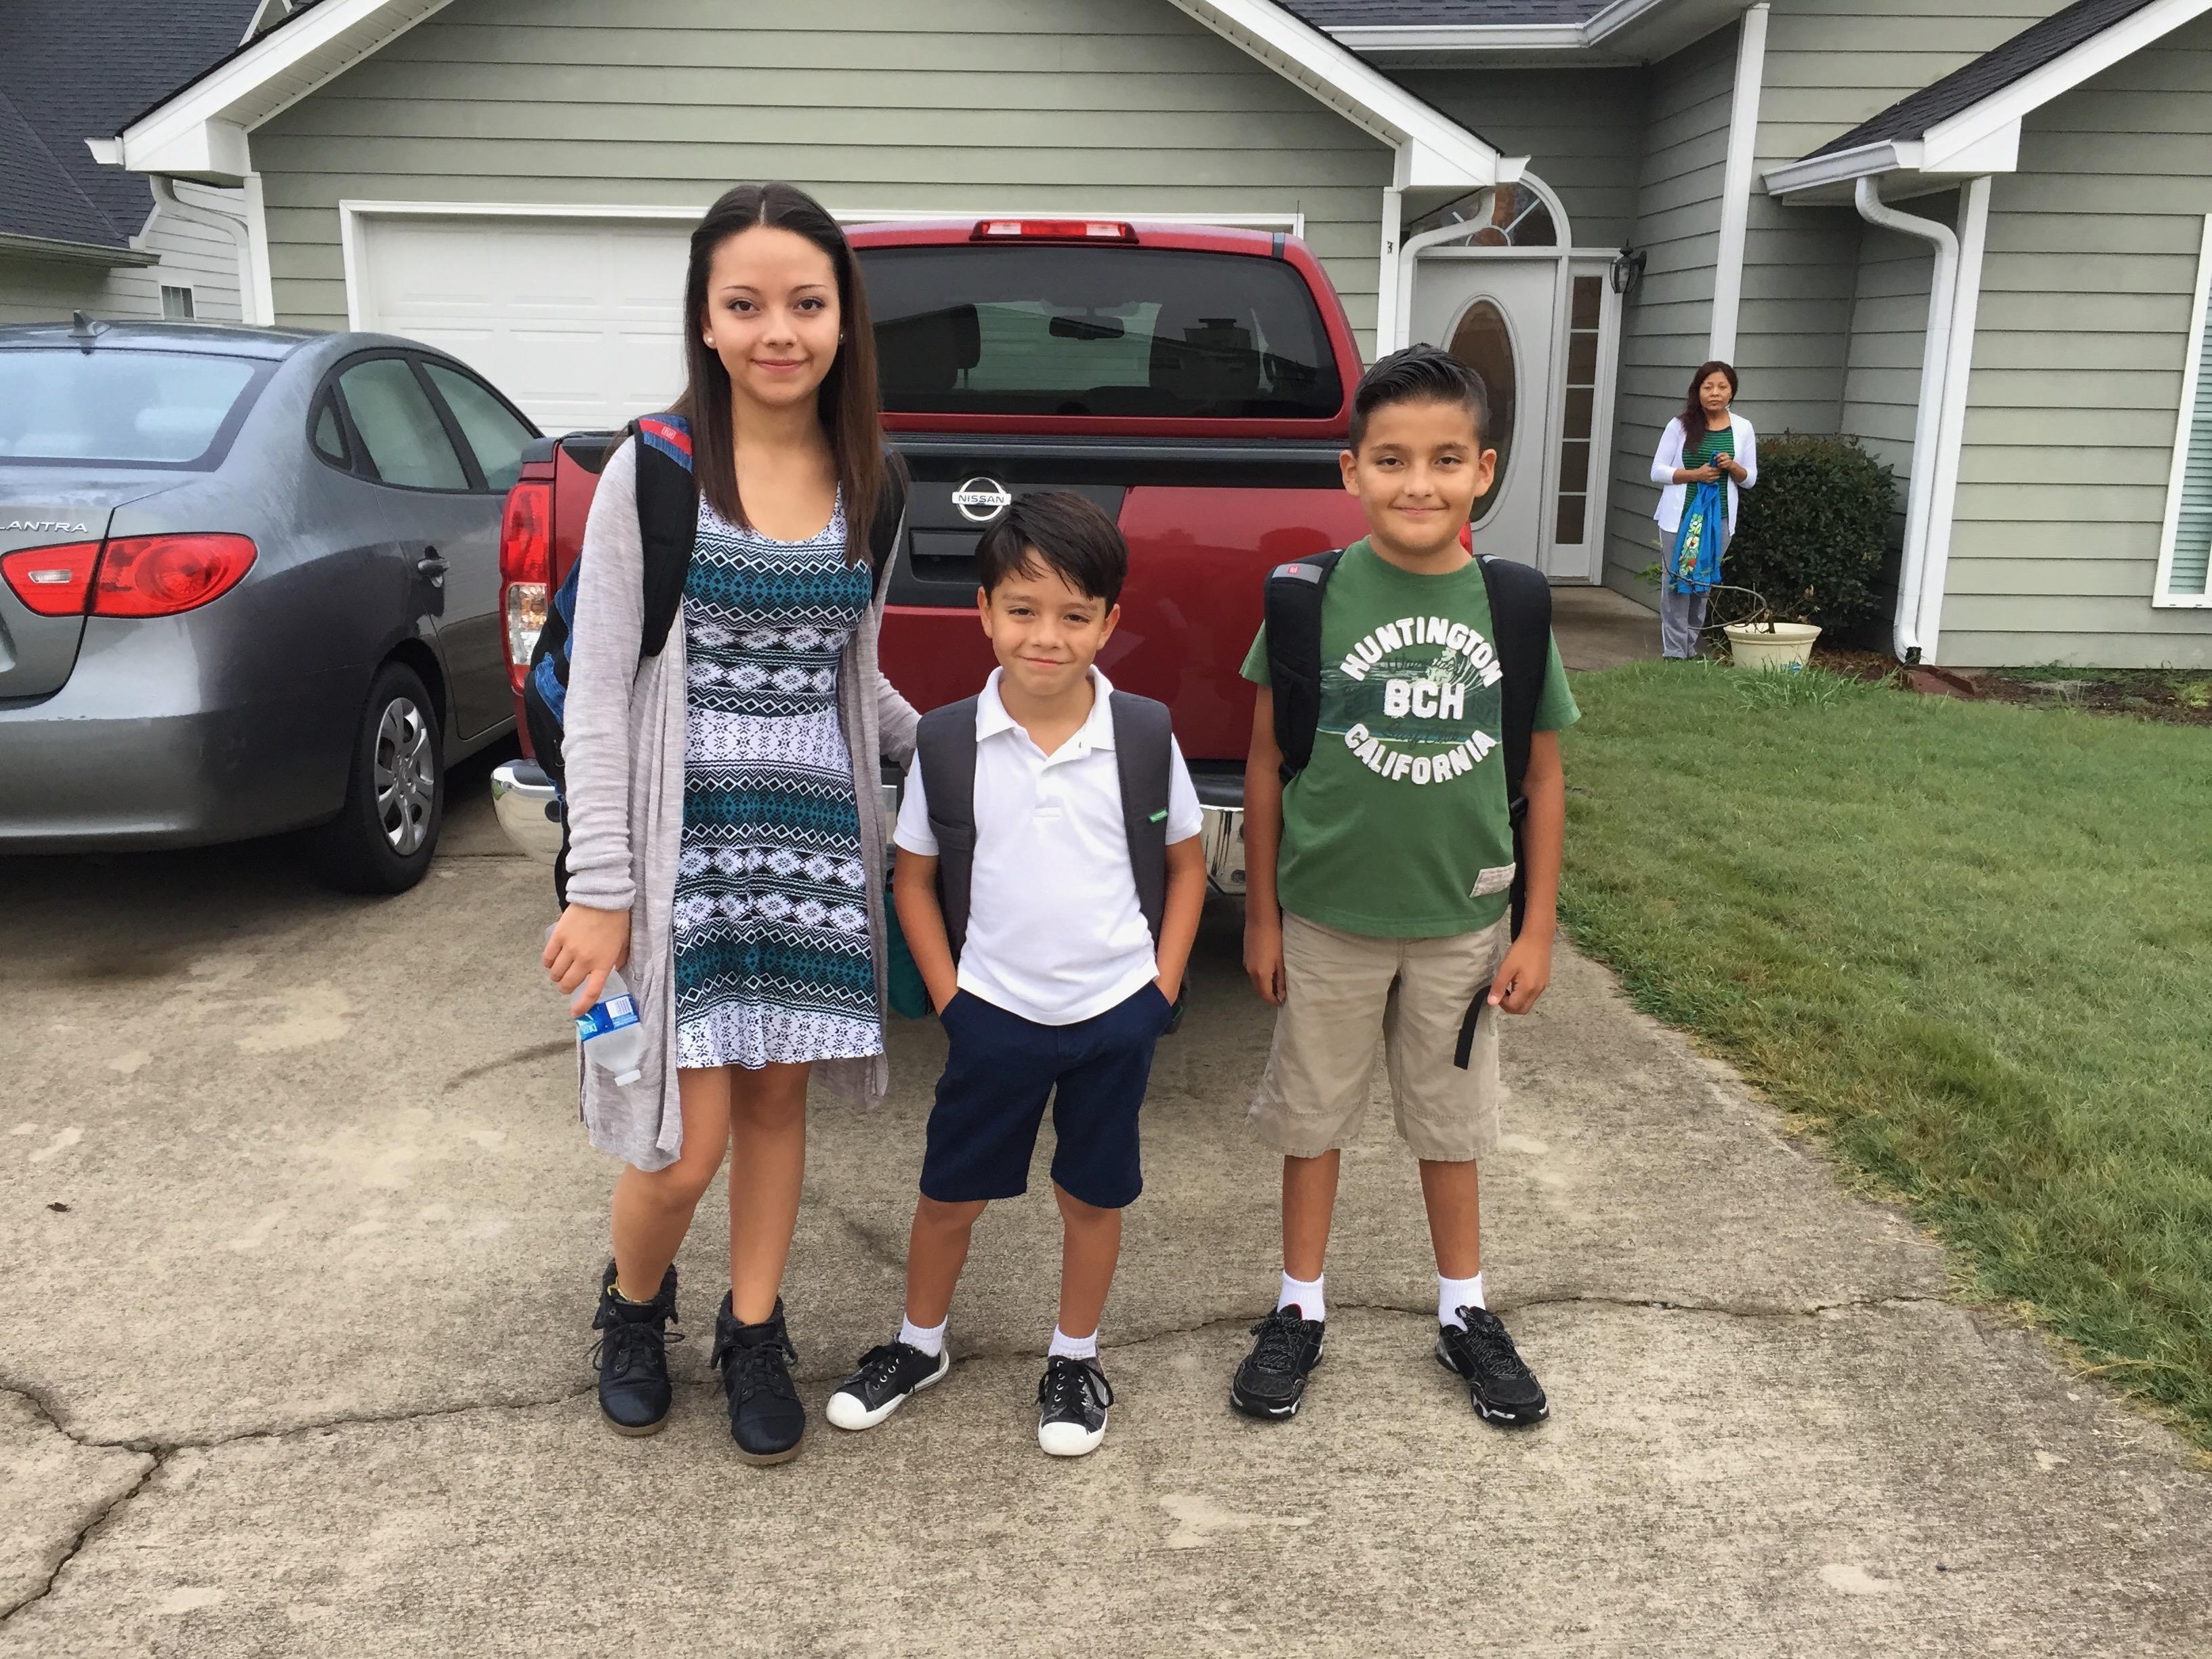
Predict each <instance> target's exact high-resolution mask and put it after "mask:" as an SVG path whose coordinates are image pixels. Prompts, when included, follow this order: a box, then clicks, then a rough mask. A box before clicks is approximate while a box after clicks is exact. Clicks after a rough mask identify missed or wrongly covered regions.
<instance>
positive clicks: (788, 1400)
mask: <svg viewBox="0 0 2212 1659" xmlns="http://www.w3.org/2000/svg"><path fill="white" fill-rule="evenodd" d="M798 1358H799V1351H798V1350H797V1349H796V1348H794V1347H793V1346H791V1337H790V1335H789V1334H788V1333H787V1332H786V1331H785V1329H784V1328H783V1298H782V1297H777V1298H776V1304H775V1312H774V1313H772V1314H770V1315H769V1316H768V1317H767V1318H766V1319H764V1320H763V1321H762V1322H760V1323H759V1324H757V1325H746V1324H742V1323H740V1322H738V1319H737V1317H736V1316H734V1315H733V1314H732V1313H731V1311H730V1298H729V1297H727V1296H725V1297H723V1298H722V1306H721V1310H720V1311H719V1312H718V1313H716V1314H715V1316H714V1358H713V1359H712V1360H711V1361H710V1362H709V1363H710V1364H715V1365H719V1366H720V1367H721V1370H722V1393H723V1395H725V1396H726V1398H727V1399H728V1401H729V1404H730V1438H731V1439H732V1440H734V1441H736V1442H737V1443H738V1456H740V1457H742V1458H744V1460H745V1462H748V1463H781V1462H783V1461H784V1460H785V1459H787V1458H792V1457H796V1456H798V1455H799V1438H800V1437H801V1436H803V1435H804V1434H805V1432H806V1407H804V1406H802V1405H800V1404H799V1390H798V1389H795V1388H793V1386H792V1382H791V1367H792V1365H793V1363H794V1362H795V1361H796V1360H797V1359H798Z"/></svg>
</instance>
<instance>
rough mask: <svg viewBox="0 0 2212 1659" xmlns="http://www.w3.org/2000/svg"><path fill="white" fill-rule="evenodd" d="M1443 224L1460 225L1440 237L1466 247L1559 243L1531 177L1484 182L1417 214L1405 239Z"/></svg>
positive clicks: (1547, 204)
mask: <svg viewBox="0 0 2212 1659" xmlns="http://www.w3.org/2000/svg"><path fill="white" fill-rule="evenodd" d="M1446 225H1464V226H1465V227H1466V231H1465V233H1464V234H1462V235H1459V236H1447V237H1445V238H1444V239H1443V240H1444V242H1445V243H1446V244H1447V245H1449V244H1450V243H1453V242H1461V243H1464V244H1465V245H1466V246H1468V247H1557V246H1559V221H1558V218H1557V217H1556V216H1554V215H1553V211H1552V204H1551V203H1550V202H1549V201H1548V200H1547V199H1546V197H1545V195H1544V194H1543V193H1542V192H1541V191H1539V189H1538V187H1537V186H1536V185H1535V183H1534V180H1523V181H1522V182H1521V183H1518V184H1511V185H1496V186H1494V187H1493V186H1491V185H1485V186H1484V187H1483V188H1482V189H1480V190H1478V191H1471V192H1469V193H1468V195H1465V196H1462V197H1457V198H1456V199H1455V200H1453V201H1449V202H1447V203H1445V204H1443V206H1442V207H1440V208H1437V209H1435V210H1431V211H1430V212H1427V213H1425V214H1423V215H1421V216H1420V217H1419V218H1418V219H1415V220H1414V221H1413V222H1412V223H1410V224H1408V225H1407V226H1406V227H1405V236H1406V240H1408V241H1410V240H1413V238H1414V237H1416V236H1418V235H1419V234H1421V233H1422V232H1424V231H1429V230H1441V229H1442V228H1443V227H1444V226H1446Z"/></svg>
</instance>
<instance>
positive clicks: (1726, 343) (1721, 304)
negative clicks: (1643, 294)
mask: <svg viewBox="0 0 2212 1659" xmlns="http://www.w3.org/2000/svg"><path fill="white" fill-rule="evenodd" d="M1766 13H1767V9H1766V6H1765V0H1761V3H1760V4H1759V5H1756V6H1753V8H1752V9H1750V10H1749V11H1747V12H1746V13H1744V15H1743V27H1742V30H1741V33H1739V34H1738V35H1737V37H1736V47H1735V98H1734V100H1732V101H1731V103H1730V104H1729V143H1728V165H1727V167H1725V168H1724V169H1723V172H1722V174H1721V234H1720V246H1719V247H1718V248H1717V250H1716V252H1715V258H1714V264H1713V326H1712V333H1711V337H1710V338H1709V339H1708V340H1707V341H1706V343H1705V356H1707V357H1708V358H1717V359H1718V360H1719V361H1721V362H1733V361H1734V360H1735V331H1736V321H1737V319H1738V318H1739V317H1740V316H1741V313H1742V309H1743V249H1744V241H1745V238H1746V236H1747V233H1748V231H1749V229H1750V225H1751V170H1752V165H1753V161H1754V160H1755V159H1756V155H1757V151H1758V141H1759V94H1760V92H1761V90H1762V89H1763V88H1764V87H1765V80H1766Z"/></svg>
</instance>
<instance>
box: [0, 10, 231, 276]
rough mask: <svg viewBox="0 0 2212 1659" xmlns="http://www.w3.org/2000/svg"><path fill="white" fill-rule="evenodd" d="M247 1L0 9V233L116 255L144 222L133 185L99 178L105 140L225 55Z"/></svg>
mask: <svg viewBox="0 0 2212 1659" xmlns="http://www.w3.org/2000/svg"><path fill="white" fill-rule="evenodd" d="M255 3H256V0H6V3H4V4H0V233H4V234H12V235H17V236H37V237H43V238H46V239H47V240H53V241H65V242H79V243H86V244H88V245H90V246H96V247H118V248H119V247H124V246H128V245H129V243H130V240H131V237H133V236H135V235H137V234H138V232H139V231H140V230H141V229H142V228H143V227H144V225H145V223H146V216H147V215H148V214H149V213H150V212H152V211H153V207H154V193H153V190H152V188H151V186H150V185H148V183H147V182H146V179H145V178H144V176H143V174H139V173H125V172H124V171H123V169H121V168H120V167H101V166H100V165H99V164H98V163H97V162H95V161H94V160H93V159H92V153H91V152H90V151H89V150H88V149H85V147H84V141H85V140H86V139H88V138H102V137H109V136H111V135H112V134H113V133H115V132H117V131H119V130H120V129H121V127H122V125H123V124H124V123H125V121H127V120H128V119H130V118H131V116H133V115H135V114H137V112H139V111H140V110H142V109H143V108H145V107H146V106H148V105H149V104H150V103H153V102H155V100H158V99H160V98H161V96H162V95H163V94H166V93H167V92H168V91H170V90H171V89H172V88H175V87H179V86H181V85H182V84H184V83H185V82H187V81H190V80H191V78H192V77H193V76H196V75H197V74H198V73H199V72H200V71H201V70H204V69H205V68H206V67H207V66H208V65H209V64H213V63H215V62H216V60H218V59H219V58H222V57H224V56H225V55H227V54H228V53H229V52H231V51H232V50H234V48H235V47H236V46H237V45H238V43H239V40H240V37H241V36H242V35H243V34H244V33H246V23H247V21H248V20H250V19H251V18H252V15H253V11H254V6H255Z"/></svg>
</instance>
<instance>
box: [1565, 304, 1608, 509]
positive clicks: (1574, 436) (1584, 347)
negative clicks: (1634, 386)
mask: <svg viewBox="0 0 2212 1659" xmlns="http://www.w3.org/2000/svg"><path fill="white" fill-rule="evenodd" d="M1604 283H1605V278H1604V277H1602V276H1577V277H1576V278H1575V279H1574V282H1573V283H1572V284H1571V290H1570V292H1571V301H1570V304H1571V309H1570V311H1569V313H1568V316H1567V381H1566V406H1565V408H1564V409H1563V410H1561V411H1560V413H1561V416H1562V418H1561V420H1560V422H1559V512H1558V514H1557V519H1556V521H1555V523H1554V525H1553V541H1554V542H1555V543H1556V544H1557V545H1559V546H1561V547H1579V546H1580V545H1582V544H1583V542H1585V541H1587V540H1588V539H1589V529H1590V526H1589V493H1590V440H1591V430H1592V428H1593V426H1594V425H1595V422H1596V419H1597V346H1598V331H1599V327H1600V325H1601V320H1602V318H1603V315H1604V311H1603V307H1604V297H1605V296H1604V292H1603V289H1604Z"/></svg>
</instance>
